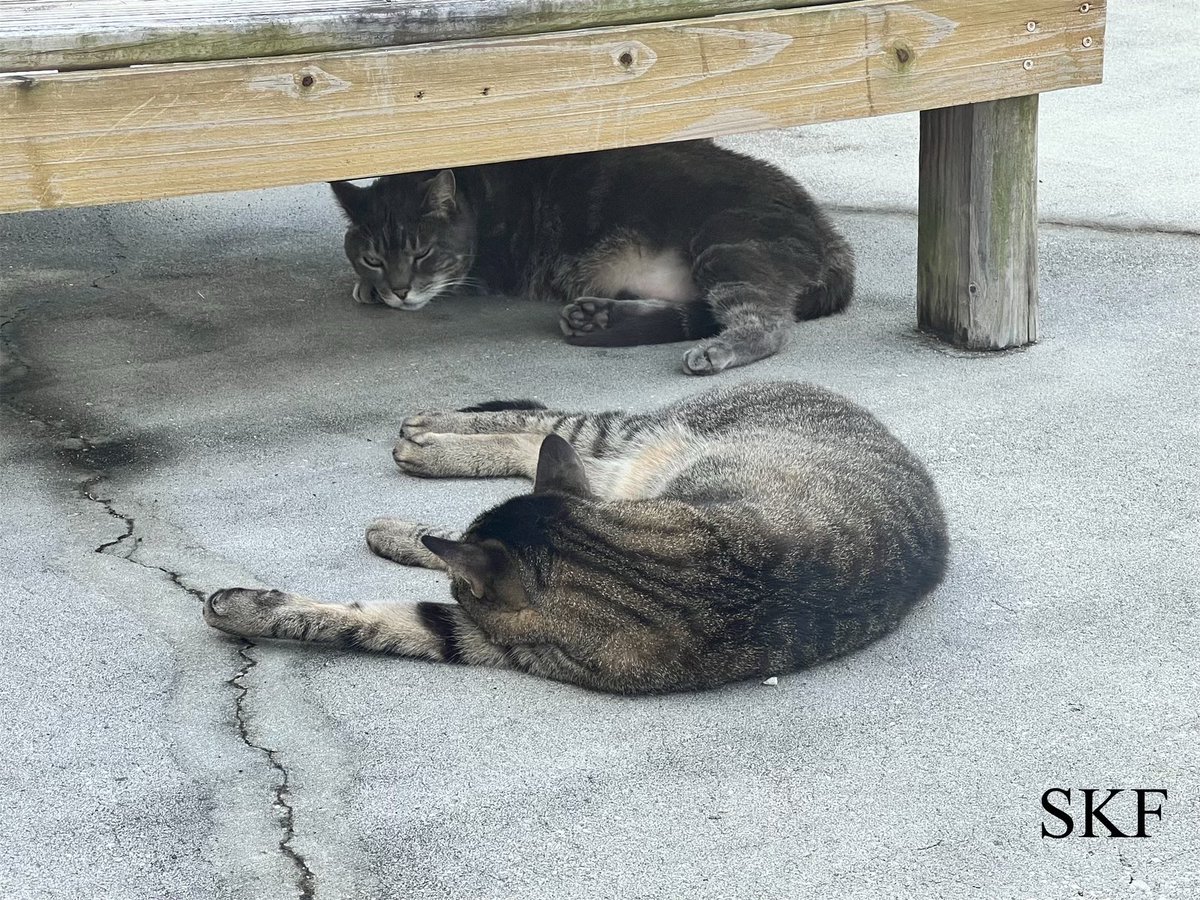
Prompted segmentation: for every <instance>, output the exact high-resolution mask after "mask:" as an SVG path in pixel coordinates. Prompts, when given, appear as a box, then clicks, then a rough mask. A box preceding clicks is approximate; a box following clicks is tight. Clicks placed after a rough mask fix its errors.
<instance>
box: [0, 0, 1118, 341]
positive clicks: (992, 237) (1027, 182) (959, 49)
mask: <svg viewBox="0 0 1200 900" xmlns="http://www.w3.org/2000/svg"><path fill="white" fill-rule="evenodd" d="M768 6H769V7H771V8H764V7H768ZM780 7H783V8H780ZM1104 26H1105V3H1104V2H1103V0H1101V2H1095V3H1092V2H1077V0H1071V2H1067V0H1004V2H987V0H853V2H837V0H834V2H814V0H790V2H783V3H780V2H760V0H446V2H427V0H395V2H378V0H375V2H366V0H323V2H318V0H230V2H225V3H213V2H211V0H203V2H201V0H174V2H168V0H144V2H138V3H126V2H114V0H74V2H67V0H43V2H32V3H30V2H23V0H21V2H18V0H0V73H6V74H0V213H5V212H18V211H23V210H36V209H52V208H57V207H69V206H86V205H93V204H103V203H114V202H121V201H130V200H146V199H154V198H161V197H170V196H179V195H185V194H196V193H203V192H207V191H232V190H241V189H249V188H264V187H276V186H282V185H291V184H301V183H306V182H312V181H323V180H332V179H342V178H362V177H366V176H372V175H379V174H384V173H389V172H400V171H410V170H416V169H427V168H440V167H453V166H461V165H470V164H476V163H485V162H497V161H502V160H510V159H519V158H525V157H532V156H546V155H554V154H562V153H572V152H579V151H587V150H600V149H608V148H615V147H627V146H633V145H638V144H649V143H660V142H665V141H677V140H684V139H687V138H695V137H715V136H718V135H723V134H729V133H734V132H746V131H755V130H762V129H771V128H785V127H789V126H795V125H806V124H811V123H816V122H827V121H831V120H836V119H849V118H860V117H865V116H875V115H883V114H887V113H901V112H914V111H918V110H920V111H922V150H921V156H922V187H921V211H920V220H921V223H920V224H921V228H920V245H919V256H920V260H919V263H920V265H919V273H918V274H919V288H918V291H919V302H920V305H921V317H920V318H921V324H922V327H924V328H926V329H928V330H930V331H932V332H935V333H938V334H941V335H943V336H945V337H947V338H949V339H951V340H953V341H955V342H957V343H960V344H963V345H965V346H970V347H1008V346H1015V345H1019V344H1021V343H1026V342H1028V341H1032V340H1033V339H1034V338H1035V336H1036V302H1037V290H1036V285H1037V276H1036V272H1037V268H1036V240H1035V239H1036V215H1035V213H1036V121H1037V95H1038V94H1041V93H1044V92H1046V91H1053V90H1058V89H1061V88H1069V87H1077V86H1080V85H1088V84H1096V83H1098V82H1099V81H1100V80H1101V76H1102V69H1103V55H1104Z"/></svg>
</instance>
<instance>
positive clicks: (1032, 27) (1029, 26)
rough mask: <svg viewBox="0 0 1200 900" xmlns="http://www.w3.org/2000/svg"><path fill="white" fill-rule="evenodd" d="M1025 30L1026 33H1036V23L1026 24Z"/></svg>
mask: <svg viewBox="0 0 1200 900" xmlns="http://www.w3.org/2000/svg"><path fill="white" fill-rule="evenodd" d="M1025 30H1026V31H1037V22H1026V23H1025Z"/></svg>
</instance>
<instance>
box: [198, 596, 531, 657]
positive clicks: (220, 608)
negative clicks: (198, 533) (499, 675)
mask: <svg viewBox="0 0 1200 900" xmlns="http://www.w3.org/2000/svg"><path fill="white" fill-rule="evenodd" d="M204 620H205V621H206V622H207V623H208V624H209V625H211V626H212V627H213V628H217V629H220V630H221V631H224V632H227V633H228V634H235V635H238V636H240V637H248V638H257V637H267V638H278V639H281V640H291V641H309V642H313V643H321V644H336V645H338V646H340V647H345V648H353V649H361V650H370V651H373V652H376V653H392V654H395V655H397V656H408V657H413V658H416V659H426V660H432V661H434V662H462V663H469V664H471V665H491V666H503V665H507V664H508V660H507V650H506V649H505V648H503V647H500V646H498V645H496V644H494V643H492V641H490V640H489V639H488V637H487V636H486V635H485V634H484V633H483V631H482V630H480V628H479V626H478V625H476V624H475V623H474V622H472V621H471V620H470V619H469V618H468V617H467V615H466V613H464V612H463V609H462V607H460V606H458V605H457V604H453V603H425V602H422V603H376V604H369V605H368V604H362V603H319V602H317V601H315V600H310V599H308V598H306V597H300V596H297V595H296V594H287V593H284V592H283V591H271V590H259V589H254V588H227V589H225V590H222V591H217V592H216V593H215V594H213V595H212V596H211V597H209V598H208V600H207V601H206V602H205V604H204Z"/></svg>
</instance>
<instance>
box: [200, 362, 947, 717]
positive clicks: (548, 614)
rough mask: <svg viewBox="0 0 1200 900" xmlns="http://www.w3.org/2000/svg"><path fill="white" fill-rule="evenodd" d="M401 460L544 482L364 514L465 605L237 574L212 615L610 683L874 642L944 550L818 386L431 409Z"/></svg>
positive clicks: (905, 476) (900, 480) (929, 489)
mask: <svg viewBox="0 0 1200 900" xmlns="http://www.w3.org/2000/svg"><path fill="white" fill-rule="evenodd" d="M393 456H394V458H395V460H396V463H397V464H398V465H399V467H400V468H401V469H402V470H403V471H404V472H407V473H409V474H412V475H419V476H424V477H432V478H443V477H501V476H525V477H529V478H532V479H533V481H534V487H533V492H532V493H530V494H525V495H522V496H517V497H513V498H512V499H509V500H507V501H506V502H504V503H501V504H500V505H499V506H497V507H495V508H494V509H491V510H488V511H486V512H484V513H483V514H482V515H480V516H479V517H478V518H477V519H476V520H475V521H474V522H473V523H472V524H471V525H470V526H469V527H468V528H467V529H466V531H465V532H463V533H462V534H456V533H453V532H451V531H448V530H446V529H443V528H438V527H431V526H427V525H419V524H415V523H410V522H405V521H400V520H397V519H382V520H377V521H376V522H374V523H373V524H372V525H371V526H370V527H369V528H368V530H367V543H368V545H369V546H370V548H371V550H372V551H374V552H375V553H376V554H378V555H379V556H382V557H384V558H387V559H390V560H393V561H395V562H398V563H402V564H404V565H410V566H424V567H428V568H434V569H441V570H444V571H446V572H448V574H449V576H450V582H451V591H450V592H451V595H452V598H453V601H454V602H451V603H435V602H426V601H422V602H418V603H379V604H362V603H357V602H351V603H348V604H337V603H320V602H316V601H313V600H309V599H305V598H303V597H299V596H296V595H293V594H288V593H283V592H280V591H275V590H258V589H243V588H231V589H227V590H222V591H218V592H217V593H215V594H213V595H212V596H211V597H210V598H209V599H208V601H207V603H206V605H205V610H204V615H205V618H206V620H207V621H208V623H209V624H210V625H212V626H214V627H216V628H219V629H221V630H223V631H226V632H229V633H231V634H235V635H243V636H247V637H271V638H286V639H291V640H299V641H316V642H323V643H332V644H336V645H339V646H342V647H348V648H361V649H364V650H371V651H377V652H381V653H393V654H398V655H401V656H408V657H414V658H418V659H425V660H431V661H435V662H456V663H467V664H472V665H488V666H500V667H506V668H512V669H518V670H522V671H525V672H530V673H532V674H535V675H540V676H542V677H545V678H552V679H557V680H559V681H564V682H569V683H572V684H576V685H581V686H583V687H586V688H591V689H595V690H601V691H611V692H617V693H627V694H635V693H650V692H662V691H680V690H694V689H701V688H710V687H714V686H716V685H720V684H724V683H728V682H733V681H739V680H742V679H748V678H763V677H768V676H771V675H778V674H781V673H784V672H787V671H790V670H794V669H797V668H801V667H804V666H810V665H813V664H814V663H818V662H821V661H822V660H827V659H830V658H832V657H835V656H838V655H840V654H844V653H847V652H850V651H852V650H855V649H856V648H859V647H862V646H863V645H865V644H867V643H869V642H870V641H872V640H874V639H875V638H877V637H879V636H880V635H882V634H884V633H885V632H887V631H889V630H891V629H892V628H893V627H895V626H896V624H897V623H898V622H899V621H900V619H901V617H902V616H903V615H904V614H905V612H906V611H907V610H908V609H909V608H910V607H911V606H912V605H913V604H914V603H916V602H917V601H918V600H919V599H921V598H922V597H924V596H925V595H927V594H928V593H929V592H931V591H932V590H933V589H934V588H935V587H936V586H937V584H938V583H939V582H940V581H941V579H942V576H943V572H944V570H945V566H946V561H947V555H948V547H949V542H948V537H947V532H946V524H945V520H944V517H943V513H942V508H941V504H940V501H939V500H938V496H937V491H936V489H935V487H934V484H933V482H932V480H931V479H930V476H929V474H928V473H927V472H926V470H925V468H924V466H923V465H922V464H921V463H920V461H919V460H917V458H916V457H914V456H913V454H912V453H910V452H909V451H908V450H907V449H906V448H905V447H904V445H903V444H901V443H900V442H899V441H898V440H897V439H896V438H895V437H893V436H892V435H891V434H890V433H889V432H888V430H887V429H886V428H885V427H884V426H883V425H882V424H881V423H880V422H879V421H878V420H877V419H876V418H875V417H873V416H872V415H871V414H870V413H868V412H867V411H866V410H864V409H862V408H860V407H858V406H856V405H854V404H853V403H850V402H849V401H847V400H845V399H843V398H841V397H839V396H837V395H835V394H832V393H830V392H828V391H825V390H822V389H820V388H816V387H813V386H810V385H803V384H795V383H767V384H762V383H759V384H754V383H752V384H745V385H740V386H737V387H731V388H723V389H718V390H714V391H709V392H707V393H704V394H701V395H699V396H695V397H692V398H689V399H686V400H683V401H681V402H678V403H676V404H674V405H671V406H668V407H667V408H665V409H662V410H659V411H657V412H649V413H626V412H606V413H560V412H553V411H550V410H547V409H544V408H542V407H541V406H540V405H538V404H535V403H532V402H529V401H515V402H512V403H487V404H483V405H481V406H477V407H472V408H468V409H465V410H459V411H456V412H429V413H422V414H419V415H416V416H413V417H411V418H409V419H407V420H406V421H405V422H404V425H403V431H402V434H401V437H400V440H399V442H398V443H397V444H396V448H395V450H394V452H393Z"/></svg>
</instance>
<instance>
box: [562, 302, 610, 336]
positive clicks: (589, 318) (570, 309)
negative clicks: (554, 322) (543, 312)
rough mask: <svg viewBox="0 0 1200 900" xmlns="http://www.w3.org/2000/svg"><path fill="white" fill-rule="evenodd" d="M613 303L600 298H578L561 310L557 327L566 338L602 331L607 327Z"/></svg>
mask: <svg viewBox="0 0 1200 900" xmlns="http://www.w3.org/2000/svg"><path fill="white" fill-rule="evenodd" d="M612 306H613V301H611V300H605V299H604V298H602V297H580V298H579V299H578V300H576V301H575V302H574V303H568V304H567V305H566V306H564V307H563V308H562V312H561V313H560V314H559V317H558V327H559V328H561V329H562V333H563V334H565V335H566V336H567V337H574V336H576V335H580V334H587V333H588V332H591V331H598V330H603V329H605V328H607V327H608V325H609V318H610V313H611V312H612Z"/></svg>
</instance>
